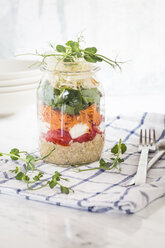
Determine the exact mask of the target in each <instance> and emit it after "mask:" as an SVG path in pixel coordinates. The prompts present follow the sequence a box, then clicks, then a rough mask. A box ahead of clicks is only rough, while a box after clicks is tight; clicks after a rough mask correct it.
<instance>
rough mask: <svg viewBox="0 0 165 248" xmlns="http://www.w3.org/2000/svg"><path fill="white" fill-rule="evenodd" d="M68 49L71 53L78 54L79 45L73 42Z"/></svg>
mask: <svg viewBox="0 0 165 248" xmlns="http://www.w3.org/2000/svg"><path fill="white" fill-rule="evenodd" d="M70 47H71V49H72V52H78V51H79V43H78V42H75V41H73V42H72V43H70Z"/></svg>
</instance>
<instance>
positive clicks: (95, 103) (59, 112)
mask: <svg viewBox="0 0 165 248" xmlns="http://www.w3.org/2000/svg"><path fill="white" fill-rule="evenodd" d="M42 70H43V77H42V80H41V82H40V85H39V88H38V120H39V130H40V135H39V136H40V137H39V150H40V154H41V156H46V155H47V154H48V153H50V152H51V151H52V150H53V149H54V148H55V150H54V151H53V152H52V153H51V154H50V155H49V156H48V157H47V158H45V161H47V162H51V163H55V164H58V165H80V164H86V163H91V162H94V161H97V160H99V159H100V157H101V153H102V149H103V145H104V131H105V125H104V122H105V118H104V94H103V90H102V87H101V85H100V83H99V82H98V81H97V80H96V78H95V73H96V72H97V71H98V70H99V68H98V67H96V66H93V64H92V65H91V63H87V62H83V61H79V62H67V63H64V62H56V63H55V62H53V63H52V62H49V63H47V65H46V66H45V67H44V68H42Z"/></svg>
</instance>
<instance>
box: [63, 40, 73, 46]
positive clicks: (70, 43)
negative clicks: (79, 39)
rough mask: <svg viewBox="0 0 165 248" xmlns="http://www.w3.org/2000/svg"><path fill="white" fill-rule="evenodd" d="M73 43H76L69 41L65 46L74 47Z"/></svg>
mask: <svg viewBox="0 0 165 248" xmlns="http://www.w3.org/2000/svg"><path fill="white" fill-rule="evenodd" d="M73 42H74V41H72V40H69V41H67V43H66V44H65V45H67V46H69V47H71V45H72V43H73Z"/></svg>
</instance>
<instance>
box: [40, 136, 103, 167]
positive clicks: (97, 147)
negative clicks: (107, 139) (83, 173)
mask: <svg viewBox="0 0 165 248" xmlns="http://www.w3.org/2000/svg"><path fill="white" fill-rule="evenodd" d="M103 145H104V138H103V137H102V136H101V135H100V134H97V135H96V136H95V138H94V139H93V140H92V141H88V142H83V143H78V142H74V143H72V144H71V145H70V146H61V145H58V144H53V143H51V142H47V141H46V140H45V139H41V140H40V144H39V150H40V154H41V156H45V155H47V154H48V153H49V152H50V151H52V150H53V148H55V151H53V152H52V153H51V155H50V156H49V157H47V158H46V159H45V160H44V161H47V162H50V163H54V164H58V165H63V166H64V165H66V166H65V167H68V166H67V165H79V164H87V163H91V162H94V161H97V160H99V159H100V157H101V153H102V150H103Z"/></svg>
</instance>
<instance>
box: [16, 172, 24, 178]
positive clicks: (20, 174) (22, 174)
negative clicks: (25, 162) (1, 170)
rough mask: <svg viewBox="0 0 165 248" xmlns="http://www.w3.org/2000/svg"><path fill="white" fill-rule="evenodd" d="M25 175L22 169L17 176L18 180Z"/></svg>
mask: <svg viewBox="0 0 165 248" xmlns="http://www.w3.org/2000/svg"><path fill="white" fill-rule="evenodd" d="M23 177H24V173H23V172H21V171H20V172H19V173H18V174H17V175H16V176H15V178H16V179H17V180H22V178H23Z"/></svg>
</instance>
